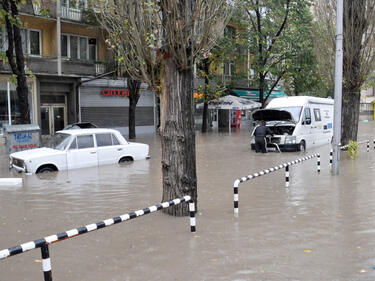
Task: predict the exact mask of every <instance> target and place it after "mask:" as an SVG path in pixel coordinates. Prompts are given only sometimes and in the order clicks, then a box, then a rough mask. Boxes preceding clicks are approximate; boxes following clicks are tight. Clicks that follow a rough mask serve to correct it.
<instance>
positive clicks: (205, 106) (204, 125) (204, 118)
mask: <svg viewBox="0 0 375 281" xmlns="http://www.w3.org/2000/svg"><path fill="white" fill-rule="evenodd" d="M208 68H209V61H208V59H207V58H206V59H204V60H203V69H204V74H205V76H204V85H205V88H206V91H205V93H204V104H203V116H202V133H205V132H207V114H208V104H207V85H208V83H209V80H208V72H209V69H208Z"/></svg>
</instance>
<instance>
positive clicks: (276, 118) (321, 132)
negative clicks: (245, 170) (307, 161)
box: [251, 96, 334, 151]
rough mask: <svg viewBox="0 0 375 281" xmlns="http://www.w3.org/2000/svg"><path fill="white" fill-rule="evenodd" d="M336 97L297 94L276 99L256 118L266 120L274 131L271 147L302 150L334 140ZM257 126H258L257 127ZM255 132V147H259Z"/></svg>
mask: <svg viewBox="0 0 375 281" xmlns="http://www.w3.org/2000/svg"><path fill="white" fill-rule="evenodd" d="M333 104H334V101H333V100H332V99H325V98H317V97H307V96H297V97H284V98H276V99H273V100H272V101H271V102H270V103H269V104H268V105H267V107H266V108H265V109H259V110H257V111H255V112H254V113H253V119H254V121H266V125H267V126H268V127H269V128H270V129H271V131H272V132H273V134H274V135H273V136H272V137H267V139H266V140H267V147H275V148H276V149H280V150H282V151H295V150H297V151H301V150H305V149H307V148H311V147H314V146H318V145H323V144H327V143H330V142H331V141H332V136H333ZM254 130H255V128H254ZM253 134H254V131H253V133H252V140H251V149H252V150H254V149H255V141H254V137H253Z"/></svg>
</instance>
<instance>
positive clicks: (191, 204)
mask: <svg viewBox="0 0 375 281" xmlns="http://www.w3.org/2000/svg"><path fill="white" fill-rule="evenodd" d="M189 212H190V231H191V232H195V231H196V227H195V225H196V223H195V204H194V201H193V200H190V201H189Z"/></svg>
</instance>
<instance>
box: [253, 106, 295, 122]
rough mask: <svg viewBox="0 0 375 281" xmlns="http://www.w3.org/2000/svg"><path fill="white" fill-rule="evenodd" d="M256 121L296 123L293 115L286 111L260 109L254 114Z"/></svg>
mask: <svg viewBox="0 0 375 281" xmlns="http://www.w3.org/2000/svg"><path fill="white" fill-rule="evenodd" d="M253 118H254V120H255V121H290V122H293V123H294V120H293V117H292V114H290V113H289V112H288V111H285V110H278V109H259V110H256V111H255V112H254V113H253Z"/></svg>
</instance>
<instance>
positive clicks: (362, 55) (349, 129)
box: [315, 0, 375, 144]
mask: <svg viewBox="0 0 375 281" xmlns="http://www.w3.org/2000/svg"><path fill="white" fill-rule="evenodd" d="M335 2H336V1H334V0H317V1H316V3H315V6H316V13H315V15H316V17H317V19H318V22H319V21H320V23H323V25H322V26H325V32H324V35H325V36H324V37H323V36H322V37H321V38H320V39H321V40H324V41H325V43H326V48H327V50H330V52H329V53H330V55H329V57H331V58H332V57H334V54H335V44H334V42H335V22H336V14H335V13H336V4H335ZM374 5H375V0H356V1H354V0H344V34H343V36H344V44H343V48H344V57H343V59H344V60H343V61H344V64H343V93H342V117H341V123H342V126H341V143H342V144H347V143H348V142H349V140H357V133H358V122H359V107H360V92H361V87H362V86H363V85H364V83H365V81H366V80H367V79H368V77H369V75H370V74H371V72H372V71H373V70H374V62H375V52H374V50H373V47H374V43H375V32H374V31H375V30H374V28H375V7H374ZM322 34H323V33H322ZM325 55H328V52H327V53H326V54H324V53H323V54H321V56H322V57H323V56H325ZM327 58H328V56H327V57H326V58H324V59H327ZM326 61H332V60H326ZM331 64H332V63H331ZM333 68H334V65H331V66H330V68H327V70H326V71H327V74H329V73H333V72H332V69H333Z"/></svg>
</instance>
